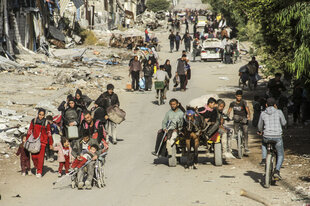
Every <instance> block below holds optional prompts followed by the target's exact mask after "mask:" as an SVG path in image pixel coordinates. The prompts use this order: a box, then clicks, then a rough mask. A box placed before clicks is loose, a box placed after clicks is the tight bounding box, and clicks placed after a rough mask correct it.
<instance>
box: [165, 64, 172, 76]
mask: <svg viewBox="0 0 310 206" xmlns="http://www.w3.org/2000/svg"><path fill="white" fill-rule="evenodd" d="M164 67H165V70H166V72H167V73H168V76H169V79H171V77H172V73H171V65H167V64H165V65H164Z"/></svg>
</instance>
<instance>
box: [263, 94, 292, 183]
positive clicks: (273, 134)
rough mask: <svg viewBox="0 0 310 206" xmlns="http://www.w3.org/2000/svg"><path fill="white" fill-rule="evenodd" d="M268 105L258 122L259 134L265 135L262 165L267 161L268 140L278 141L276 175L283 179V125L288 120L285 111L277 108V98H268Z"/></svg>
mask: <svg viewBox="0 0 310 206" xmlns="http://www.w3.org/2000/svg"><path fill="white" fill-rule="evenodd" d="M266 106H267V108H266V110H265V111H263V112H262V113H261V115H260V118H259V122H258V134H259V135H263V142H262V162H261V165H264V164H265V163H266V157H267V148H266V146H267V142H268V141H270V140H272V141H274V142H276V144H275V147H276V150H277V165H276V170H275V171H274V177H276V178H279V179H281V176H280V169H281V166H282V163H283V160H284V148H283V139H282V127H283V126H285V125H286V123H287V122H286V120H285V117H284V115H283V112H282V111H281V110H279V109H277V105H276V100H275V99H274V98H268V99H267V104H266Z"/></svg>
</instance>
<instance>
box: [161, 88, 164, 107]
mask: <svg viewBox="0 0 310 206" xmlns="http://www.w3.org/2000/svg"><path fill="white" fill-rule="evenodd" d="M162 104H164V92H163V90H160V105H162Z"/></svg>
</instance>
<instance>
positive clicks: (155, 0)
mask: <svg viewBox="0 0 310 206" xmlns="http://www.w3.org/2000/svg"><path fill="white" fill-rule="evenodd" d="M169 6H170V3H169V2H168V1H167V0H148V1H147V2H146V7H147V8H148V9H149V10H151V11H154V12H157V11H160V10H168V8H169Z"/></svg>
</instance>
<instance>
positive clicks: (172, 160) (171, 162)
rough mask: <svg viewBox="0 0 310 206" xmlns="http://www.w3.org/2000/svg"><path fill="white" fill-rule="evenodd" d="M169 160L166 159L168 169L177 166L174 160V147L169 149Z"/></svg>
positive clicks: (175, 159)
mask: <svg viewBox="0 0 310 206" xmlns="http://www.w3.org/2000/svg"><path fill="white" fill-rule="evenodd" d="M168 155H170V157H169V159H168V164H169V167H176V166H177V158H176V146H175V145H173V147H171V154H168Z"/></svg>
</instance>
